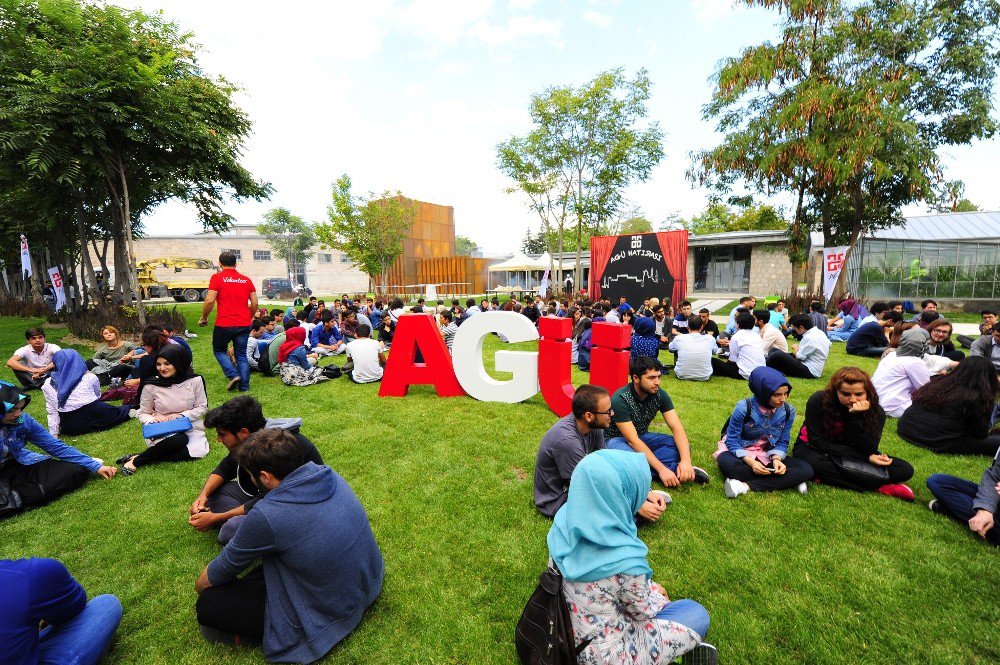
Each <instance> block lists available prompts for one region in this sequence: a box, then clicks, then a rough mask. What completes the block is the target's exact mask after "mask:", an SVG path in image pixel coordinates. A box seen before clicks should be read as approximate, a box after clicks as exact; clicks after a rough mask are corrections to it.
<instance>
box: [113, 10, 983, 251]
mask: <svg viewBox="0 0 1000 665" xmlns="http://www.w3.org/2000/svg"><path fill="white" fill-rule="evenodd" d="M117 4H121V5H124V6H141V7H143V8H144V9H145V10H147V11H155V10H162V11H163V13H164V15H165V16H166V17H167V18H168V19H171V20H174V21H176V22H178V23H179V24H180V25H181V27H182V28H183V29H185V30H188V31H191V32H193V33H194V34H195V39H196V41H197V42H198V43H199V44H201V45H202V46H203V51H202V54H201V63H202V65H203V67H204V68H205V70H206V71H207V72H208V73H209V74H211V75H222V76H225V77H226V78H227V79H229V80H230V81H233V82H235V83H237V84H238V85H240V86H241V87H242V88H243V92H242V93H241V94H240V95H239V96H238V97H237V99H236V102H237V104H238V105H239V106H240V107H242V108H243V109H244V110H245V111H246V112H247V113H248V114H249V116H250V118H251V120H252V121H253V135H252V136H251V137H250V139H249V141H248V142H247V146H246V154H245V159H244V163H245V165H246V166H247V167H248V168H249V169H250V170H251V172H252V173H253V174H254V175H255V176H256V177H258V178H262V179H264V180H267V181H268V182H270V183H272V184H273V185H274V187H275V193H274V195H273V196H272V198H271V199H270V201H265V202H263V203H247V204H242V205H235V204H231V205H229V206H228V207H227V210H228V211H229V212H230V213H231V214H233V215H234V216H235V217H236V219H237V221H238V222H239V223H253V224H255V223H258V222H259V221H260V219H261V216H262V214H263V213H264V212H265V211H267V210H269V209H270V208H273V207H277V206H283V207H286V208H289V209H291V210H292V212H294V213H295V214H298V215H300V216H302V217H303V218H305V219H306V220H309V221H322V220H324V219H325V216H326V206H327V203H328V201H329V199H330V192H331V183H332V182H333V181H334V180H335V179H336V178H337V177H339V176H340V175H341V174H344V173H347V174H348V175H350V176H351V178H352V180H353V182H354V187H355V192H356V193H366V192H368V191H378V192H381V191H383V190H387V189H388V190H393V191H394V190H396V189H398V190H400V191H402V192H403V193H404V194H405V195H407V196H409V197H412V198H415V199H419V200H422V201H429V202H432V203H438V204H441V205H450V206H454V208H455V220H456V227H457V232H458V233H459V234H461V235H465V236H468V237H470V238H472V239H473V240H474V241H475V242H476V243H478V244H479V245H480V246H481V247H482V248H483V250H484V251H485V252H486V253H487V254H494V253H503V252H509V251H512V250H514V249H517V248H518V247H519V245H520V241H521V238H523V237H524V234H525V231H526V230H527V228H528V226H529V225H530V226H531V227H532V229H535V228H537V221H536V219H535V218H533V216H532V214H531V213H529V212H528V211H527V209H526V207H525V201H524V200H523V199H522V198H521V197H519V196H517V195H512V194H507V193H505V191H504V190H505V188H506V187H508V186H509V185H510V183H509V182H508V181H507V180H506V179H505V178H504V177H503V176H502V175H501V174H500V173H499V172H498V171H497V169H496V166H495V161H496V159H495V147H496V144H497V143H499V142H500V141H502V140H505V139H507V138H509V137H510V136H513V135H516V134H524V133H527V131H529V130H530V128H531V125H530V119H529V117H528V102H529V99H530V97H531V95H532V94H533V93H536V92H541V91H542V90H544V89H545V88H547V87H549V86H555V85H574V86H579V85H581V84H583V83H585V82H586V81H589V80H590V79H592V78H593V77H595V76H596V75H597V74H599V73H600V72H602V71H605V70H608V69H611V68H615V67H624V68H625V69H626V72H627V73H628V75H629V76H630V77H631V76H634V73H635V72H636V70H638V69H639V68H640V67H645V68H647V69H648V70H649V75H650V78H651V80H652V82H653V92H652V99H651V100H650V103H649V119H650V120H655V121H657V122H659V123H660V125H661V127H662V129H663V130H664V133H665V135H666V140H665V151H666V157H665V159H664V160H663V161H662V162H661V163H660V165H659V166H657V168H656V169H655V170H654V172H653V177H652V178H651V179H650V180H649V181H648V182H646V183H643V184H639V185H636V186H633V187H632V188H631V189H630V190H629V192H628V197H629V200H630V201H631V203H632V204H634V205H636V206H638V207H639V208H640V209H641V210H642V212H643V213H644V214H645V216H646V217H648V218H649V219H650V220H652V221H653V222H654V223H658V222H659V221H661V220H663V219H665V218H667V217H668V216H669V215H670V214H672V213H679V214H681V215H683V216H685V217H687V216H690V215H693V214H696V213H697V212H699V211H700V210H702V209H703V208H704V207H705V203H706V192H704V191H702V190H698V189H692V187H691V185H690V183H688V182H687V181H686V180H685V178H684V172H685V170H686V169H687V168H688V165H689V162H690V160H689V154H690V153H691V151H694V150H699V149H703V148H708V147H711V146H713V145H715V144H716V143H717V142H718V140H719V137H718V136H717V135H716V134H715V133H714V131H713V126H712V124H711V123H708V122H706V121H704V120H702V118H701V108H702V106H703V104H704V103H705V102H706V101H708V99H709V96H710V94H711V84H710V80H709V79H710V77H711V75H712V73H713V72H714V71H715V70H716V68H717V65H718V63H719V61H720V60H721V59H722V58H724V57H727V56H730V55H736V54H737V53H738V52H739V50H740V49H742V48H743V47H745V46H749V45H752V44H756V43H759V42H762V41H764V40H766V39H768V38H769V37H770V36H772V35H773V34H775V31H776V28H775V18H776V14H774V13H771V12H765V11H762V10H753V11H750V10H747V9H744V8H734V7H733V3H732V2H731V0H646V1H637V0H633V1H630V0H619V1H613V0H605V1H598V0H589V1H584V0H577V1H574V2H570V1H560V0H549V1H544V0H541V1H535V0H496V1H493V0H410V1H409V2H405V1H398V2H394V1H392V0H364V1H362V2H342V1H341V2H295V3H292V2H288V3H276V2H273V1H269V2H262V1H259V0H243V1H241V2H232V1H229V0H226V1H222V0H213V1H206V0H198V1H195V0H169V1H167V0H142V1H140V2H131V1H129V2H126V1H124V0H119V2H118V3H117ZM998 156H1000V141H996V140H994V141H990V142H984V143H979V144H977V145H973V146H970V147H966V148H961V149H954V150H950V151H949V153H948V154H947V155H944V157H945V161H946V164H947V165H948V167H949V170H948V177H949V178H952V179H961V180H964V181H965V183H966V194H967V196H968V197H969V198H970V199H972V200H973V201H974V202H975V203H977V204H978V205H979V206H980V207H981V208H985V209H993V210H996V209H1000V188H998V187H997V185H996V177H997V174H998V169H997V167H996V164H997V158H998ZM918 210H922V209H915V210H914V211H918ZM145 225H146V229H147V232H148V233H149V234H150V235H168V234H177V233H186V232H193V231H197V230H199V228H200V226H199V224H198V222H197V220H196V217H195V215H194V213H193V212H192V211H191V210H189V209H186V208H185V207H184V206H182V205H180V204H175V203H170V204H166V205H163V206H161V207H160V208H159V209H157V210H156V211H154V212H153V213H152V214H150V215H149V216H148V217H147V218H146V220H145Z"/></svg>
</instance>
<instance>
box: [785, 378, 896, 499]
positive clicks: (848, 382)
mask: <svg viewBox="0 0 1000 665" xmlns="http://www.w3.org/2000/svg"><path fill="white" fill-rule="evenodd" d="M884 427H885V411H884V410H883V408H882V406H881V405H880V404H879V397H878V394H877V393H876V392H875V387H874V386H873V385H872V380H871V378H870V377H869V376H868V374H867V373H866V372H864V371H863V370H860V369H858V368H857V367H842V368H840V369H839V370H837V371H836V372H835V373H834V375H833V376H832V377H830V383H828V384H827V386H826V388H825V389H824V390H819V391H817V392H815V393H813V394H812V396H811V397H810V398H809V401H808V402H806V420H805V423H804V424H803V425H802V428H801V429H800V430H799V436H798V438H797V439H796V440H795V449H794V450H793V451H792V456H793V458H795V459H802V460H805V461H806V462H809V464H810V465H812V468H813V471H814V472H815V474H816V478H818V479H819V480H821V481H822V482H824V483H826V484H828V485H835V486H837V487H845V488H847V489H852V490H857V491H859V492H870V491H872V490H877V491H879V492H881V493H882V494H886V495H888V496H894V497H896V498H899V499H904V500H907V501H913V498H914V496H913V490H911V489H910V488H909V487H907V486H906V485H904V484H903V483H905V482H906V481H907V480H909V479H910V478H912V477H913V467H912V466H910V464H909V462H907V461H906V460H901V459H899V458H898V457H896V458H894V457H889V456H888V455H886V454H885V453H882V452H880V451H879V442H880V441H881V439H882V429H883V428H884ZM845 461H846V462H847V464H846V465H845V464H844V462H845ZM838 462H839V463H838ZM867 467H875V468H874V469H872V468H867ZM878 469H881V471H878Z"/></svg>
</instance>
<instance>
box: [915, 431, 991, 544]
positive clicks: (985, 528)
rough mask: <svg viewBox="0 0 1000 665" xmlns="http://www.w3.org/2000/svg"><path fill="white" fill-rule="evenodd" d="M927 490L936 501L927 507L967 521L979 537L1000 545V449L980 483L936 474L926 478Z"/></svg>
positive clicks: (962, 521)
mask: <svg viewBox="0 0 1000 665" xmlns="http://www.w3.org/2000/svg"><path fill="white" fill-rule="evenodd" d="M927 489H929V490H930V491H931V494H933V495H934V500H933V501H931V502H930V503H929V504H928V505H927V507H928V508H930V509H931V510H932V511H934V512H935V513H944V514H945V515H947V516H948V517H950V518H952V519H953V520H955V521H957V522H960V523H962V524H967V525H968V526H969V530H970V531H972V532H973V533H975V534H976V535H978V536H979V537H980V538H982V539H983V540H985V541H986V542H988V543H990V544H991V545H995V546H997V547H1000V528H997V518H998V517H1000V449H998V450H997V453H996V455H994V457H993V466H991V467H990V468H988V469H986V471H984V472H983V478H982V480H980V481H979V485H976V484H975V483H974V482H971V481H969V480H964V479H963V478H956V477H955V476H949V475H946V474H943V473H935V474H934V475H933V476H931V477H930V478H928V479H927Z"/></svg>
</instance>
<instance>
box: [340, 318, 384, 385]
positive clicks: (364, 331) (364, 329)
mask: <svg viewBox="0 0 1000 665" xmlns="http://www.w3.org/2000/svg"><path fill="white" fill-rule="evenodd" d="M357 331H358V338H357V339H355V340H354V341H353V342H348V343H347V357H348V361H347V362H346V363H344V366H343V367H341V369H342V370H343V371H344V373H346V374H347V378H349V379H350V380H351V381H353V382H354V383H374V382H375V381H381V380H382V372H383V371H384V369H385V363H386V361H387V358H386V355H385V347H384V346H383V345H382V342H380V341H378V340H376V339H372V331H371V328H369V327H368V326H367V325H365V324H364V323H362V324H360V325H358V328H357Z"/></svg>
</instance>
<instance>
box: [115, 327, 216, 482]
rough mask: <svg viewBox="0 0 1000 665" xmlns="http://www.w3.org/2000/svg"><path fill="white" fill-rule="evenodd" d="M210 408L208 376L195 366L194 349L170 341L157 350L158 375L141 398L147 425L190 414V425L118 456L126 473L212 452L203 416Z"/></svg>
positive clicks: (153, 438) (139, 416) (198, 457)
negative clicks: (140, 450)
mask: <svg viewBox="0 0 1000 665" xmlns="http://www.w3.org/2000/svg"><path fill="white" fill-rule="evenodd" d="M207 410H208V394H207V393H206V391H205V379H204V378H203V377H202V376H201V375H199V374H195V373H194V371H193V370H192V369H191V352H190V351H188V350H187V349H185V348H184V347H183V346H180V345H179V344H168V345H166V346H164V347H163V348H162V349H160V350H159V352H158V353H157V354H156V375H155V376H153V377H152V378H150V379H148V380H146V382H145V384H144V387H143V389H142V393H141V397H140V399H139V415H138V416H137V417H138V419H139V421H140V422H141V423H142V424H143V425H152V424H154V423H166V422H169V421H174V420H179V419H181V418H187V419H188V420H189V421H190V427H189V428H187V429H185V430H183V431H175V432H171V433H167V434H163V435H159V436H155V437H151V438H148V439H146V446H148V447H147V448H146V450H145V451H144V452H142V453H130V454H128V455H125V456H123V457H120V458H119V459H118V463H119V464H121V465H122V473H124V474H125V475H127V476H130V475H132V474H134V473H135V472H136V471H137V470H138V469H139V467H140V466H145V465H147V464H156V463H158V462H187V461H190V460H195V459H201V458H202V457H204V456H205V455H207V454H208V439H207V438H206V437H205V424H204V422H202V416H204V415H205V412H206V411H207Z"/></svg>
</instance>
